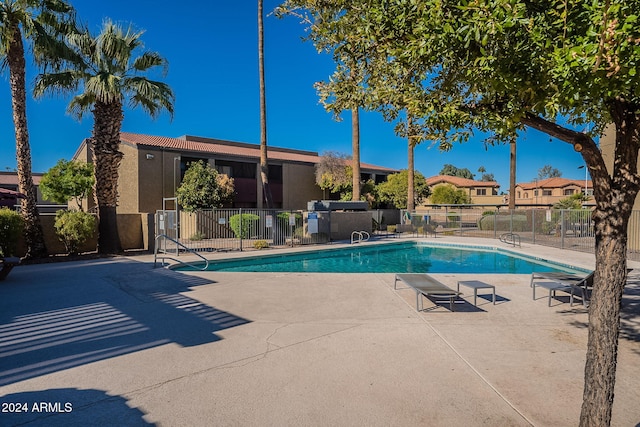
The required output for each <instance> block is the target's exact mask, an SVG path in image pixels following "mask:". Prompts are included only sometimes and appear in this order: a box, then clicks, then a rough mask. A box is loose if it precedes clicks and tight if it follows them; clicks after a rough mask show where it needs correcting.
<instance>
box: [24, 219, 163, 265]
mask: <svg viewBox="0 0 640 427" xmlns="http://www.w3.org/2000/svg"><path fill="white" fill-rule="evenodd" d="M55 220H56V217H55V215H40V223H41V224H42V232H43V234H44V242H45V245H46V246H47V252H48V253H49V255H60V254H66V253H67V251H66V249H65V247H64V244H63V243H62V242H61V241H60V239H59V238H58V236H57V235H56V230H55V227H54V223H55ZM153 226H154V224H153V218H148V215H146V214H143V215H140V214H118V235H119V236H120V242H121V244H122V249H124V250H130V249H144V250H149V248H151V250H153V244H152V243H151V244H150V243H149V242H150V241H151V242H152V241H153V237H151V239H150V235H151V236H153V234H154V230H153ZM149 227H151V228H149ZM97 245H98V227H97V222H96V229H95V232H94V235H93V237H91V238H90V239H89V240H88V241H87V242H86V243H85V244H84V245H83V246H82V247H81V248H80V252H93V251H95V250H96V248H97ZM25 253H26V246H25V244H24V238H22V237H21V238H20V239H19V240H18V256H24V255H25Z"/></svg>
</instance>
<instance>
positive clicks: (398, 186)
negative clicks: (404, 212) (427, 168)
mask: <svg viewBox="0 0 640 427" xmlns="http://www.w3.org/2000/svg"><path fill="white" fill-rule="evenodd" d="M407 175H408V171H407V170H406V169H403V170H401V171H400V172H398V173H394V174H391V175H389V176H388V177H387V180H386V181H385V182H381V183H380V184H378V185H377V193H378V197H379V198H380V201H381V202H385V203H389V204H391V205H393V206H394V207H396V208H398V209H406V207H407V194H408V180H407ZM414 186H415V190H414V197H415V204H416V205H419V204H421V203H422V201H423V200H424V199H425V198H427V197H429V194H431V190H430V189H429V186H428V185H427V180H426V179H425V177H424V175H422V174H421V173H420V172H415V178H414Z"/></svg>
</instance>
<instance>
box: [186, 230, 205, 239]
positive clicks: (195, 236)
mask: <svg viewBox="0 0 640 427" xmlns="http://www.w3.org/2000/svg"><path fill="white" fill-rule="evenodd" d="M202 239H204V234H202V233H201V232H199V231H196V232H195V233H193V234H192V235H191V237H189V240H192V241H194V242H198V241H200V240H202Z"/></svg>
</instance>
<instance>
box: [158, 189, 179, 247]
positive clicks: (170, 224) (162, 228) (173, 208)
mask: <svg viewBox="0 0 640 427" xmlns="http://www.w3.org/2000/svg"><path fill="white" fill-rule="evenodd" d="M155 222H156V236H160V235H165V236H167V237H170V238H171V239H173V240H175V241H178V238H179V237H180V235H179V231H178V230H179V225H180V224H179V217H178V200H177V199H176V198H175V197H172V198H163V199H162V209H161V210H158V211H156V221H155ZM159 240H160V241H156V245H158V248H157V250H158V252H164V253H174V254H176V255H178V253H179V250H178V245H177V244H174V243H172V242H171V241H169V240H168V239H159Z"/></svg>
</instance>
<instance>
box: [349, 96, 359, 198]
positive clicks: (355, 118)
mask: <svg viewBox="0 0 640 427" xmlns="http://www.w3.org/2000/svg"><path fill="white" fill-rule="evenodd" d="M351 151H352V156H353V162H352V166H351V168H352V172H353V192H352V197H351V200H353V201H359V200H360V113H359V111H358V107H355V108H352V109H351Z"/></svg>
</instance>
